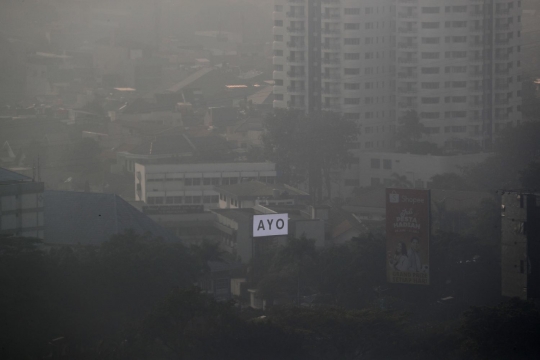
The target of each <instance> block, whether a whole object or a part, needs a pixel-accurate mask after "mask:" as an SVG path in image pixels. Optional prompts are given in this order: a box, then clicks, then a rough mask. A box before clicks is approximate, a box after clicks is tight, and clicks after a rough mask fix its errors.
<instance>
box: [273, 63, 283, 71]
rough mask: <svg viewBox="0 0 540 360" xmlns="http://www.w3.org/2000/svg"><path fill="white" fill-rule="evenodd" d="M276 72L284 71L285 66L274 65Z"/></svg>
mask: <svg viewBox="0 0 540 360" xmlns="http://www.w3.org/2000/svg"><path fill="white" fill-rule="evenodd" d="M274 70H275V71H283V65H280V64H275V65H274Z"/></svg>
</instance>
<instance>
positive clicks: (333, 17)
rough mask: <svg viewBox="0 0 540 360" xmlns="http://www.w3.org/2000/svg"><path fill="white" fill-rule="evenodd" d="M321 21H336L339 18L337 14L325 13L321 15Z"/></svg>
mask: <svg viewBox="0 0 540 360" xmlns="http://www.w3.org/2000/svg"><path fill="white" fill-rule="evenodd" d="M322 18H323V20H337V19H339V18H341V15H340V14H339V13H330V14H329V13H326V14H323V15H322Z"/></svg>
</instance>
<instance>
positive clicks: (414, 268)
mask: <svg viewBox="0 0 540 360" xmlns="http://www.w3.org/2000/svg"><path fill="white" fill-rule="evenodd" d="M419 242H420V240H419V239H418V238H417V237H413V238H412V239H411V244H410V246H409V251H407V258H408V259H409V269H408V270H409V271H411V272H421V271H422V262H421V261H420V253H419V244H418V243H419Z"/></svg>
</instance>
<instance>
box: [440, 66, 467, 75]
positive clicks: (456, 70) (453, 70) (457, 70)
mask: <svg viewBox="0 0 540 360" xmlns="http://www.w3.org/2000/svg"><path fill="white" fill-rule="evenodd" d="M444 72H445V73H447V74H464V73H466V72H467V66H446V67H445V68H444Z"/></svg>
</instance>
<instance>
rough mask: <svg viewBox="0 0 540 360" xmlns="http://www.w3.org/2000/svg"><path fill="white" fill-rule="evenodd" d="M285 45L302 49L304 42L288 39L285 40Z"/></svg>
mask: <svg viewBox="0 0 540 360" xmlns="http://www.w3.org/2000/svg"><path fill="white" fill-rule="evenodd" d="M287 47H289V48H291V49H304V48H305V44H304V43H300V42H294V41H288V42H287Z"/></svg>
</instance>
